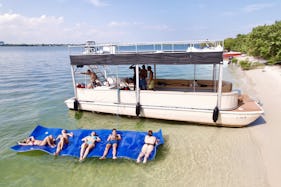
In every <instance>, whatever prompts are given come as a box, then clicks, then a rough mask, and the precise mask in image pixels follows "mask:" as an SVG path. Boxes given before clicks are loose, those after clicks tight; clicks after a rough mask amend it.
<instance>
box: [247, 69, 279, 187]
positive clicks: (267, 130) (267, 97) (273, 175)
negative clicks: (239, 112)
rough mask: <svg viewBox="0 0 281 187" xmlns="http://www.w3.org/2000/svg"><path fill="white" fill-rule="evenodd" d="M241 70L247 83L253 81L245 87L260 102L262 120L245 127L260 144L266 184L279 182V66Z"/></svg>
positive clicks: (274, 184) (276, 184)
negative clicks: (259, 122)
mask: <svg viewBox="0 0 281 187" xmlns="http://www.w3.org/2000/svg"><path fill="white" fill-rule="evenodd" d="M244 73H245V75H246V77H247V79H248V81H249V83H253V84H252V86H251V87H248V88H247V90H249V91H250V92H252V93H255V96H256V97H257V98H259V99H260V101H261V102H262V103H263V109H264V111H265V115H264V116H263V118H264V120H265V121H266V123H265V124H262V125H256V126H253V127H250V128H249V129H250V132H251V134H252V138H253V140H254V141H255V143H256V144H257V147H259V148H260V154H261V156H262V159H263V162H264V168H265V173H266V175H267V176H266V177H267V180H268V183H269V185H270V186H276V187H277V186H281V68H280V66H271V67H269V66H266V67H265V68H263V69H256V70H250V71H245V72H244ZM250 85H251V84H250Z"/></svg>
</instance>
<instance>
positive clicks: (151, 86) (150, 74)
mask: <svg viewBox="0 0 281 187" xmlns="http://www.w3.org/2000/svg"><path fill="white" fill-rule="evenodd" d="M147 71H148V79H147V85H148V89H149V90H153V89H154V80H153V71H152V70H151V66H147Z"/></svg>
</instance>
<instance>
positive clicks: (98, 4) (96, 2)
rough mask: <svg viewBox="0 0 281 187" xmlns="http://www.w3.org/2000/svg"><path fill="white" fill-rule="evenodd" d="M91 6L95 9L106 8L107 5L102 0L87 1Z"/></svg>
mask: <svg viewBox="0 0 281 187" xmlns="http://www.w3.org/2000/svg"><path fill="white" fill-rule="evenodd" d="M89 1H90V3H91V4H93V5H94V6H96V7H103V6H108V5H109V4H107V3H105V2H103V0H89Z"/></svg>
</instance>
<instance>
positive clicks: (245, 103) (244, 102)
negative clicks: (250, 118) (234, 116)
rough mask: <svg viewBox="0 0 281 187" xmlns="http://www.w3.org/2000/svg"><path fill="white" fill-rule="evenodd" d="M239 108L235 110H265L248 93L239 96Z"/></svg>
mask: <svg viewBox="0 0 281 187" xmlns="http://www.w3.org/2000/svg"><path fill="white" fill-rule="evenodd" d="M238 106H239V107H238V108H237V109H235V110H234V112H235V111H237V112H241V111H245V112H254V111H255V112H257V111H260V112H262V111H263V110H262V109H261V107H260V106H259V104H257V103H256V101H255V100H253V99H251V98H250V97H249V96H248V95H241V96H240V97H239V102H238Z"/></svg>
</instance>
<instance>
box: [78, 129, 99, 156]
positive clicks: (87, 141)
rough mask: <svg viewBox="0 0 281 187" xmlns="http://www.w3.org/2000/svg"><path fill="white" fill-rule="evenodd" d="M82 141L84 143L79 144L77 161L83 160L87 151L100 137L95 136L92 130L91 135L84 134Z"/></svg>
mask: <svg viewBox="0 0 281 187" xmlns="http://www.w3.org/2000/svg"><path fill="white" fill-rule="evenodd" d="M82 141H83V142H84V143H83V144H82V145H81V151H80V158H79V161H83V160H84V159H85V158H86V157H87V155H88V154H89V152H90V151H91V150H92V149H93V148H94V147H95V143H96V142H100V141H101V139H100V138H99V137H98V136H97V134H96V133H95V132H92V133H91V136H86V137H85V138H83V139H82Z"/></svg>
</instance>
